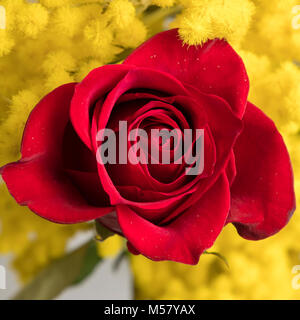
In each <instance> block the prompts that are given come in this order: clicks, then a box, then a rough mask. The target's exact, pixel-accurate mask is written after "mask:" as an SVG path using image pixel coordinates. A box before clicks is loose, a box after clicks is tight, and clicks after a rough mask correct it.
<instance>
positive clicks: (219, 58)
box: [124, 29, 249, 118]
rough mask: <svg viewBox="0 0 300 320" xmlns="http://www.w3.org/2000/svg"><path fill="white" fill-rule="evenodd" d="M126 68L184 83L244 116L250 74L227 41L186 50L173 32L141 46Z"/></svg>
mask: <svg viewBox="0 0 300 320" xmlns="http://www.w3.org/2000/svg"><path fill="white" fill-rule="evenodd" d="M124 64H128V65H135V66H138V67H147V68H153V69H156V70H161V71H164V72H167V73H169V74H171V75H173V76H175V77H176V78H177V79H178V80H180V81H182V82H183V83H188V84H191V85H193V86H195V87H196V88H197V89H199V90H201V91H203V92H205V93H211V94H214V95H217V96H220V97H222V98H224V99H225V100H226V101H227V102H228V103H229V105H230V106H231V107H232V110H233V111H234V112H235V114H236V115H237V116H238V117H239V118H241V117H242V116H243V114H244V112H245V107H246V103H247V96H248V90H249V80H248V76H247V72H246V70H245V67H244V64H243V61H242V59H241V58H240V57H239V56H238V55H237V54H236V52H235V51H234V50H233V49H232V48H231V46H230V45H229V44H228V43H227V42H226V41H224V40H218V39H215V40H212V41H208V42H206V43H205V44H204V45H203V46H187V45H183V43H182V41H181V40H180V39H179V35H178V31H177V29H172V30H168V31H165V32H161V33H159V34H157V35H155V36H154V37H153V38H151V39H149V40H148V41H147V42H145V43H144V44H142V45H141V46H140V47H139V48H138V49H136V50H135V51H134V52H133V53H132V54H131V55H130V56H129V57H128V58H127V59H126V60H125V62H124Z"/></svg>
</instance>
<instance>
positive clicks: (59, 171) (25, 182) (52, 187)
mask: <svg viewBox="0 0 300 320" xmlns="http://www.w3.org/2000/svg"><path fill="white" fill-rule="evenodd" d="M75 85H76V84H74V83H71V84H67V85H64V86H61V87H59V88H57V89H55V90H54V91H53V92H51V93H50V94H48V95H47V96H46V97H45V98H44V99H43V100H42V101H41V102H40V103H39V104H38V105H37V106H36V107H35V108H34V110H33V111H32V113H31V115H30V117H29V119H28V121H27V124H26V128H25V131H24V136H23V142H22V148H21V153H22V159H21V160H20V161H18V162H15V163H11V164H8V165H6V166H5V167H3V168H2V170H1V173H2V177H3V180H4V181H5V182H6V184H7V187H8V189H9V191H10V193H11V194H12V195H13V197H14V198H15V199H16V201H17V202H18V203H19V204H22V205H27V206H28V207H29V208H30V209H31V210H32V211H34V212H35V213H37V214H38V215H40V216H42V217H44V218H46V219H48V220H51V221H54V222H59V223H76V222H82V221H88V220H93V219H95V218H97V217H100V216H102V215H104V214H106V213H108V212H111V211H112V208H111V207H105V208H101V207H93V206H90V205H89V204H88V203H87V202H86V200H85V199H84V198H83V197H82V195H81V194H80V192H79V191H78V190H77V189H76V187H75V186H74V185H73V183H72V182H71V180H70V179H69V177H68V176H67V175H66V174H65V173H64V170H63V168H62V163H63V159H62V143H63V135H64V132H65V128H66V126H67V124H68V121H69V107H70V101H71V98H72V96H73V92H74V88H75Z"/></svg>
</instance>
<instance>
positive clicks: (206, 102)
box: [2, 30, 295, 264]
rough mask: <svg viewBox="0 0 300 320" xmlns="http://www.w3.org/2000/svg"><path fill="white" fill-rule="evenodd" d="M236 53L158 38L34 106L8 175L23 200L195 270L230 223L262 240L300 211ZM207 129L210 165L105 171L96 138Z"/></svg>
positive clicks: (286, 162) (217, 44) (49, 215)
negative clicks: (123, 128)
mask: <svg viewBox="0 0 300 320" xmlns="http://www.w3.org/2000/svg"><path fill="white" fill-rule="evenodd" d="M248 86H249V85H248V77H247V73H246V70H245V67H244V65H243V62H242V60H241V59H240V57H239V56H238V55H237V54H236V53H235V52H234V50H233V49H232V48H231V47H230V46H229V44H228V43H227V42H225V41H222V40H213V41H209V42H207V43H206V44H204V45H203V46H197V47H196V46H190V47H188V46H186V45H183V44H182V42H181V41H180V40H179V38H178V34H177V30H170V31H167V32H163V33H160V34H158V35H156V36H155V37H153V38H152V39H150V40H149V41H147V42H146V43H144V44H143V45H142V46H141V47H139V48H138V49H137V50H135V51H134V52H133V53H132V54H131V55H130V56H129V57H128V58H127V59H126V60H125V62H124V63H123V64H121V65H107V66H104V67H101V68H98V69H95V70H93V71H92V72H91V73H89V75H88V76H87V77H86V78H85V79H84V80H83V81H82V82H81V83H78V84H76V83H70V84H66V85H64V86H61V87H59V88H57V89H56V90H54V91H53V92H51V93H50V94H48V95H47V96H46V97H45V98H44V99H43V100H42V101H41V102H40V103H39V104H38V105H37V106H36V107H35V108H34V110H33V111H32V113H31V115H30V117H29V119H28V122H27V125H26V129H25V132H24V137H23V142H22V149H21V151H22V159H21V160H20V161H18V162H15V163H11V164H8V165H6V166H5V167H4V168H2V176H3V179H4V181H5V182H6V184H7V186H8V189H9V191H10V193H11V194H12V195H13V196H14V198H15V199H16V201H17V202H18V203H20V204H22V205H26V206H28V207H29V208H30V209H31V210H32V211H34V212H35V213H37V214H38V215H40V216H42V217H44V218H46V219H48V220H51V221H54V222H58V223H77V222H82V221H88V220H92V219H99V220H98V221H100V222H101V223H102V224H103V225H105V226H106V227H108V228H110V229H111V230H113V231H115V232H117V233H119V234H121V235H124V236H125V237H126V238H127V240H128V247H129V249H130V250H131V251H132V252H133V253H141V254H143V255H145V256H147V257H149V258H150V259H153V260H173V261H179V262H183V263H188V264H196V263H197V262H198V259H199V256H200V255H201V253H202V252H203V251H204V250H205V249H207V248H209V247H211V246H212V244H213V243H214V241H215V239H216V237H217V236H218V234H219V233H220V231H221V230H222V228H223V227H224V225H225V224H227V223H229V222H232V223H234V225H235V226H236V228H237V230H238V232H239V234H240V235H241V236H243V237H244V238H247V239H252V240H257V239H262V238H265V237H268V236H270V235H272V234H274V233H276V232H277V231H279V230H280V229H281V228H282V227H283V226H284V225H285V224H286V223H287V222H288V220H289V218H290V217H291V215H292V213H293V211H294V209H295V196H294V190H293V174H292V168H291V163H290V159H289V155H288V153H287V150H286V147H285V145H284V142H283V140H282V137H281V135H280V134H279V133H278V131H277V129H276V127H275V125H274V123H273V122H272V121H271V120H270V119H269V118H268V117H267V116H266V115H264V113H263V112H262V111H260V110H259V109H258V108H256V107H255V106H254V105H252V104H251V103H249V102H247V95H248ZM121 120H126V121H127V122H128V125H130V126H131V127H133V128H143V129H147V128H162V127H166V126H167V127H170V128H175V127H176V128H180V130H181V129H182V128H191V129H195V128H197V129H204V137H205V139H204V141H205V144H204V150H205V153H204V170H203V172H202V173H201V174H199V175H194V176H190V175H187V174H185V171H184V165H180V164H174V163H173V164H169V165H166V164H149V165H147V164H130V163H129V164H101V163H99V162H97V161H96V153H97V148H98V147H99V145H100V144H101V143H99V141H97V138H96V136H97V132H99V130H101V129H105V128H111V129H113V130H117V129H116V123H118V121H121Z"/></svg>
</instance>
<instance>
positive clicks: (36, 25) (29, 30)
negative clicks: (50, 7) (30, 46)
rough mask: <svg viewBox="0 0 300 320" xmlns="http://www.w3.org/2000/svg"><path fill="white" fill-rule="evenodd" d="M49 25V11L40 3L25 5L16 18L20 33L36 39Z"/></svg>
mask: <svg viewBox="0 0 300 320" xmlns="http://www.w3.org/2000/svg"><path fill="white" fill-rule="evenodd" d="M47 23H48V11H47V10H46V9H45V8H44V7H43V6H42V5H40V4H38V3H30V4H27V5H24V6H23V7H22V8H21V9H20V12H18V15H17V17H16V24H17V26H18V29H19V31H20V32H22V33H24V34H25V35H26V36H28V37H32V38H35V37H36V36H37V35H38V33H40V32H41V31H42V30H43V29H44V28H45V27H46V25H47Z"/></svg>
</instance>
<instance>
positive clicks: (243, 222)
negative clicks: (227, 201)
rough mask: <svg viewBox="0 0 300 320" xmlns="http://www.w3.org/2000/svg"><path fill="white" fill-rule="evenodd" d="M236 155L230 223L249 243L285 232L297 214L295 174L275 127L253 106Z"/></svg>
mask: <svg viewBox="0 0 300 320" xmlns="http://www.w3.org/2000/svg"><path fill="white" fill-rule="evenodd" d="M234 153H235V160H236V167H237V176H236V178H235V180H234V183H233V185H232V188H231V195H232V204H231V211H230V215H229V217H228V222H234V225H235V226H236V228H237V230H238V232H239V234H240V235H241V236H242V237H244V238H246V239H251V240H257V239H263V238H266V237H268V236H270V235H272V234H274V233H276V232H278V231H279V230H280V229H281V228H283V227H284V226H285V225H286V224H287V222H288V221H289V219H290V218H291V216H292V214H293V212H294V210H295V195H294V188H293V173H292V167H291V162H290V158H289V155H288V152H287V149H286V147H285V144H284V141H283V139H282V137H281V135H280V134H279V132H278V131H277V129H276V127H275V125H274V123H273V122H272V120H270V119H269V118H268V117H267V116H266V115H265V114H264V113H263V112H262V111H260V110H259V109H258V108H256V107H255V106H254V105H252V104H251V103H248V105H247V109H246V113H245V117H244V129H243V131H242V133H241V135H240V137H239V138H238V140H237V143H236V146H235V148H234Z"/></svg>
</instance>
